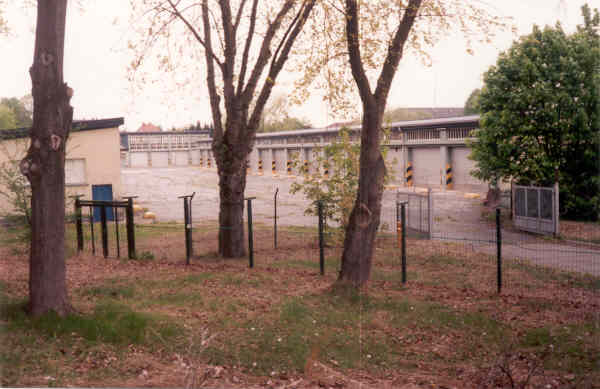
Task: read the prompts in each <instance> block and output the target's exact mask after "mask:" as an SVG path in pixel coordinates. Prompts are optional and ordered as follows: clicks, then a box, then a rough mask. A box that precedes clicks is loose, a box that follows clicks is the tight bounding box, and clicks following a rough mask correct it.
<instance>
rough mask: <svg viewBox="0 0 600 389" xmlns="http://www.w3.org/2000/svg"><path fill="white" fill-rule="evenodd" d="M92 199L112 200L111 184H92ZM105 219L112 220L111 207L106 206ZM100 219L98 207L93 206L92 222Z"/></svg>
mask: <svg viewBox="0 0 600 389" xmlns="http://www.w3.org/2000/svg"><path fill="white" fill-rule="evenodd" d="M92 200H103V201H112V200H113V193H112V185H92ZM106 220H114V217H113V209H112V207H107V208H106ZM99 221H100V207H94V222H99Z"/></svg>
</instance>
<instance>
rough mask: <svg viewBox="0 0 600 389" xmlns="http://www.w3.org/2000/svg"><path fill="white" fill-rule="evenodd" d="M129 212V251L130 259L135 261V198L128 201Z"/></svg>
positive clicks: (127, 214)
mask: <svg viewBox="0 0 600 389" xmlns="http://www.w3.org/2000/svg"><path fill="white" fill-rule="evenodd" d="M127 203H128V206H127V210H126V211H125V217H126V227H127V251H128V255H129V259H135V257H136V255H135V229H134V228H135V227H134V220H133V197H130V198H128V199H127Z"/></svg>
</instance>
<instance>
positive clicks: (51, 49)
mask: <svg viewBox="0 0 600 389" xmlns="http://www.w3.org/2000/svg"><path fill="white" fill-rule="evenodd" d="M37 7H38V8H37V26H36V39H35V52H34V59H33V65H32V67H31V69H30V74H31V80H32V84H33V87H32V94H33V104H34V108H33V127H32V129H31V134H30V137H31V145H30V147H29V150H28V152H27V155H26V156H25V158H24V159H23V160H22V161H21V165H20V168H21V172H22V173H23V174H24V175H25V176H26V177H27V178H28V180H29V182H30V184H31V193H32V198H31V227H32V228H31V250H30V262H29V309H30V313H31V314H32V315H34V316H37V315H40V314H43V313H45V312H48V311H55V312H56V313H58V314H59V315H64V314H66V313H68V312H70V311H71V310H72V308H71V305H70V303H69V299H68V295H67V284H66V265H65V143H66V141H67V138H68V136H69V131H70V129H71V124H72V120H73V108H72V107H71V106H70V103H69V102H70V99H71V96H72V94H73V91H72V89H70V88H69V87H68V86H67V84H65V83H64V82H63V54H64V38H65V22H66V12H67V0H45V1H39V2H38V6H37Z"/></svg>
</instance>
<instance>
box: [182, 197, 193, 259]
mask: <svg viewBox="0 0 600 389" xmlns="http://www.w3.org/2000/svg"><path fill="white" fill-rule="evenodd" d="M183 218H184V223H185V264H186V265H189V264H190V255H191V250H192V247H191V245H190V241H191V240H192V236H191V234H190V232H191V231H190V206H189V204H188V198H187V197H184V198H183Z"/></svg>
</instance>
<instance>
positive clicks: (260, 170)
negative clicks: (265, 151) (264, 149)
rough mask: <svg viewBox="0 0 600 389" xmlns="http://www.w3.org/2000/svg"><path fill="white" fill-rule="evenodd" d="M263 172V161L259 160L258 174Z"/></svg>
mask: <svg viewBox="0 0 600 389" xmlns="http://www.w3.org/2000/svg"><path fill="white" fill-rule="evenodd" d="M262 172H263V167H262V159H259V160H258V174H262Z"/></svg>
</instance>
